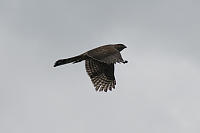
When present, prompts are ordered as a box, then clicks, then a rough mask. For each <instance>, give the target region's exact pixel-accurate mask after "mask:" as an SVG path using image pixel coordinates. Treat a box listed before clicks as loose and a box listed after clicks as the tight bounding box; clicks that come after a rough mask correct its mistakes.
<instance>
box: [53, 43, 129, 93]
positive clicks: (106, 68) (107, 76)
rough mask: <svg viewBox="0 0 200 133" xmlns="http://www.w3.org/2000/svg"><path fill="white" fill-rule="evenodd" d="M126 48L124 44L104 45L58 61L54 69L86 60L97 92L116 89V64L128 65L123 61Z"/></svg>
mask: <svg viewBox="0 0 200 133" xmlns="http://www.w3.org/2000/svg"><path fill="white" fill-rule="evenodd" d="M124 48H126V46H125V45H123V44H110V45H104V46H101V47H98V48H95V49H92V50H89V51H87V52H85V53H83V54H81V55H78V56H75V57H71V58H67V59H60V60H58V61H56V63H55V64H54V67H56V66H60V65H64V64H67V63H77V62H81V61H83V60H85V68H86V71H87V73H88V75H89V77H90V79H91V81H92V83H93V84H94V87H95V88H96V91H103V90H104V91H105V92H107V90H108V89H109V90H110V91H111V90H112V88H115V85H116V80H115V76H114V64H115V63H121V62H122V63H124V64H125V63H127V62H128V61H125V60H123V59H122V56H121V54H120V51H122V50H123V49H124Z"/></svg>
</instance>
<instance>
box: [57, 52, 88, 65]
mask: <svg viewBox="0 0 200 133" xmlns="http://www.w3.org/2000/svg"><path fill="white" fill-rule="evenodd" d="M83 60H85V56H84V55H83V54H81V55H78V56H75V57H71V58H68V59H60V60H57V61H56V63H55V64H54V67H57V66H60V65H64V64H67V63H77V62H81V61H83Z"/></svg>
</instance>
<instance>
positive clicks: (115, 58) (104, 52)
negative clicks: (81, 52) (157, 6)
mask: <svg viewBox="0 0 200 133" xmlns="http://www.w3.org/2000/svg"><path fill="white" fill-rule="evenodd" d="M86 54H87V55H88V56H89V57H91V58H93V59H95V60H98V61H100V62H104V63H109V64H110V63H116V62H120V61H121V60H122V59H121V54H120V52H119V51H118V50H117V49H115V48H114V46H113V45H104V46H100V47H97V48H95V49H92V50H89V51H87V52H86Z"/></svg>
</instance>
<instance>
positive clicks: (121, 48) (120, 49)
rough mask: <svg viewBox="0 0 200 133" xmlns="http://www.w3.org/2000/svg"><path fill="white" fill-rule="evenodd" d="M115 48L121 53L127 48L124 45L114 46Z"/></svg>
mask: <svg viewBox="0 0 200 133" xmlns="http://www.w3.org/2000/svg"><path fill="white" fill-rule="evenodd" d="M114 47H115V48H116V49H117V50H119V51H122V50H123V49H125V48H127V47H126V46H125V45H124V44H114Z"/></svg>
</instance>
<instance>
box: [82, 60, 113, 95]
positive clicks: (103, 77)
mask: <svg viewBox="0 0 200 133" xmlns="http://www.w3.org/2000/svg"><path fill="white" fill-rule="evenodd" d="M85 68H86V71H87V73H88V75H89V77H90V79H91V81H92V83H93V84H94V87H95V88H96V91H103V90H104V91H105V92H107V90H108V89H109V90H112V88H115V85H116V81H115V76H114V64H105V63H102V62H99V61H96V60H93V59H87V60H86V61H85Z"/></svg>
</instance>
